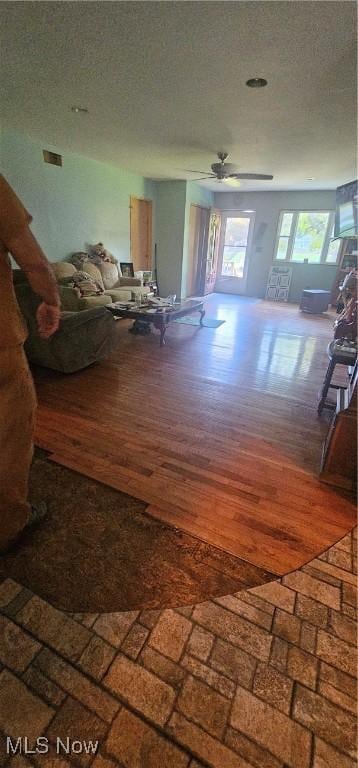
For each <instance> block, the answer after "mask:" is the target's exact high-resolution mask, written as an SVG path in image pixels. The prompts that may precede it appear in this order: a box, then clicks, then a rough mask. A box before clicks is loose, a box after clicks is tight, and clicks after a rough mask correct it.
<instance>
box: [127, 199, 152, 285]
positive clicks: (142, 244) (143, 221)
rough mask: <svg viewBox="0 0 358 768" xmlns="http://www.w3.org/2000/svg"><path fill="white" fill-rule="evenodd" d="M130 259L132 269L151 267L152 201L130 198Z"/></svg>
mask: <svg viewBox="0 0 358 768" xmlns="http://www.w3.org/2000/svg"><path fill="white" fill-rule="evenodd" d="M130 213H131V216H130V219H131V259H132V262H133V268H134V271H138V270H151V269H152V201H151V200H143V199H141V198H138V197H131V199H130Z"/></svg>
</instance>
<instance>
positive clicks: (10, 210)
mask: <svg viewBox="0 0 358 768" xmlns="http://www.w3.org/2000/svg"><path fill="white" fill-rule="evenodd" d="M31 221H32V216H30V214H29V213H28V212H27V210H26V209H25V208H24V206H23V205H22V203H21V202H20V200H19V198H18V197H17V196H16V195H15V192H14V191H13V189H11V187H10V185H9V184H8V183H7V181H6V179H5V178H4V177H3V176H1V174H0V349H1V348H4V347H12V346H15V345H17V344H23V343H24V341H25V339H26V328H25V323H24V321H23V319H22V316H21V312H20V309H19V306H18V303H17V301H16V297H15V291H14V286H13V282H12V269H11V264H10V259H9V243H10V242H11V240H12V238H13V237H16V236H18V235H20V234H21V231H22V230H23V229H25V228H26V227H28V225H29V224H30V222H31Z"/></svg>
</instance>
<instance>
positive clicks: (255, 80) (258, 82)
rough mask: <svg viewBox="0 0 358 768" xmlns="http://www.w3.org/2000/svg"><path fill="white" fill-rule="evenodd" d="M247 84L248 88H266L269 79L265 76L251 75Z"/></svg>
mask: <svg viewBox="0 0 358 768" xmlns="http://www.w3.org/2000/svg"><path fill="white" fill-rule="evenodd" d="M246 85H247V87H248V88H264V87H265V85H267V80H265V78H264V77H251V78H250V79H249V80H246Z"/></svg>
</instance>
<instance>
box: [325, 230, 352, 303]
mask: <svg viewBox="0 0 358 768" xmlns="http://www.w3.org/2000/svg"><path fill="white" fill-rule="evenodd" d="M353 270H355V271H357V270H358V265H357V240H356V239H355V238H348V237H346V238H344V239H343V240H342V242H341V247H340V250H339V255H338V268H337V272H336V277H335V281H334V285H333V288H332V293H331V304H332V306H335V305H336V303H337V299H338V296H339V294H340V289H339V287H340V285H342V283H343V280H344V278H345V277H346V275H348V274H349V272H352V271H353Z"/></svg>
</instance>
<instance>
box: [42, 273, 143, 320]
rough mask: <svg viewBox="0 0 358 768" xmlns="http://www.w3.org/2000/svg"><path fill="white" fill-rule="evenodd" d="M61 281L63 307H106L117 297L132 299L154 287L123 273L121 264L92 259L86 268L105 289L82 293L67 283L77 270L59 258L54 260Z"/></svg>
mask: <svg viewBox="0 0 358 768" xmlns="http://www.w3.org/2000/svg"><path fill="white" fill-rule="evenodd" d="M51 266H52V268H53V271H54V273H55V277H56V280H57V282H58V284H59V292H60V297H61V307H62V309H63V310H67V311H71V312H79V311H80V310H83V309H91V308H93V307H103V306H105V305H106V304H111V303H112V302H115V301H130V300H131V299H132V294H138V293H139V294H141V295H145V296H146V295H147V294H148V293H150V288H149V287H148V286H144V285H143V282H142V280H140V279H139V278H136V277H122V275H121V273H120V270H119V268H118V266H117V264H112V263H110V262H101V264H99V265H96V264H93V263H92V262H91V261H87V262H85V263H84V264H83V267H82V271H83V272H87V274H88V275H90V277H92V279H93V280H95V281H96V282H97V283H99V285H100V286H101V288H102V290H103V293H101V294H99V295H95V296H79V295H78V291H77V290H76V288H71V287H69V286H68V285H65V284H64V283H65V281H66V280H68V279H70V278H71V276H73V275H74V274H75V273H76V272H77V270H76V267H75V266H74V265H73V264H71V263H70V262H68V261H56V262H54V263H52V264H51Z"/></svg>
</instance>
